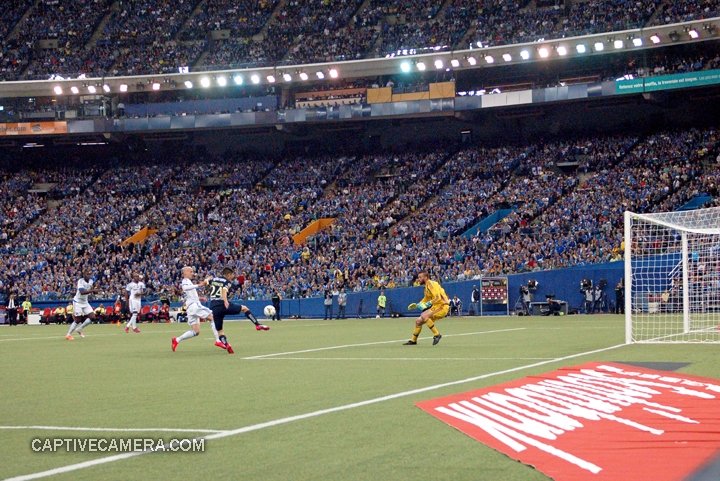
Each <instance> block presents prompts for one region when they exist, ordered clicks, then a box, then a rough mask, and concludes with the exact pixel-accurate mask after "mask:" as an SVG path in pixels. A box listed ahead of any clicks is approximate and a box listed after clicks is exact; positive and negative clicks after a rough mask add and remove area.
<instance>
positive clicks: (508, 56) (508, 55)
mask: <svg viewBox="0 0 720 481" xmlns="http://www.w3.org/2000/svg"><path fill="white" fill-rule="evenodd" d="M503 60H505V61H506V62H512V55H510V54H509V53H504V54H503Z"/></svg>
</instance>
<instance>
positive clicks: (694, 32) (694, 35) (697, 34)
mask: <svg viewBox="0 0 720 481" xmlns="http://www.w3.org/2000/svg"><path fill="white" fill-rule="evenodd" d="M688 35H690V38H692V39H696V38H699V37H700V32H698V31H697V30H695V29H694V28H693V29H690V30H688Z"/></svg>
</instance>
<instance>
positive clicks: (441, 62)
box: [435, 59, 445, 70]
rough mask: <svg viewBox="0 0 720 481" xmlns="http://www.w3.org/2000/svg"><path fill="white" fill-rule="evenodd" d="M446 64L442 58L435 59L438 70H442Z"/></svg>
mask: <svg viewBox="0 0 720 481" xmlns="http://www.w3.org/2000/svg"><path fill="white" fill-rule="evenodd" d="M444 66H445V64H444V63H443V61H442V60H440V59H437V60H435V68H436V69H438V70H442V68H443V67H444Z"/></svg>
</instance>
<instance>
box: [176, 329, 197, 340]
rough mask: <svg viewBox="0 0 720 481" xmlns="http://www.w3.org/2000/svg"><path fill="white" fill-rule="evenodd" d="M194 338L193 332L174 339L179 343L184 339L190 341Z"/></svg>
mask: <svg viewBox="0 0 720 481" xmlns="http://www.w3.org/2000/svg"><path fill="white" fill-rule="evenodd" d="M195 336H196V334H195V331H188V332H186V333H185V334H183V335H182V336H180V337H178V338H176V340H177V342H180V341H184V340H185V339H192V338H193V337H195Z"/></svg>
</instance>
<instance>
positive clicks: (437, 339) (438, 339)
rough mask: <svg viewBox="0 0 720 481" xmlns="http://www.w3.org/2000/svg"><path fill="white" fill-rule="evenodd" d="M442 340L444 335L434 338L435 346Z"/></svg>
mask: <svg viewBox="0 0 720 481" xmlns="http://www.w3.org/2000/svg"><path fill="white" fill-rule="evenodd" d="M440 339H442V334H438V335H437V336H433V346H434V345H436V344H437V343H438V342H440Z"/></svg>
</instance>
